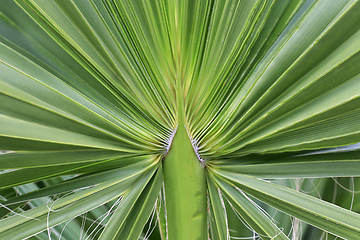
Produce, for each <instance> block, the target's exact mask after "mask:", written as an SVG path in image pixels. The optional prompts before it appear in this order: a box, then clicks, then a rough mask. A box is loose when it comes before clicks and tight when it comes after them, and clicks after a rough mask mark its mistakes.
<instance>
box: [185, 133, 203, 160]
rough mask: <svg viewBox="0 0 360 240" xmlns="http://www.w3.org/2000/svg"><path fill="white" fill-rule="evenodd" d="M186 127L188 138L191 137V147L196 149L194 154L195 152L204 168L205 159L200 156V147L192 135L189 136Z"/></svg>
mask: <svg viewBox="0 0 360 240" xmlns="http://www.w3.org/2000/svg"><path fill="white" fill-rule="evenodd" d="M184 127H185V129H186V132H187V134H188V136H189V139H190V142H191V145H192V147H193V149H194V152H195V154H196V157H197V159H198V160H199V161H200V162H201V163H202V165H203V166H205V159H203V158H202V157H201V156H200V154H199V145H198V143H197V141H196V139H193V138H192V137H191V136H190V134H189V132H188V130H187V128H186V126H184Z"/></svg>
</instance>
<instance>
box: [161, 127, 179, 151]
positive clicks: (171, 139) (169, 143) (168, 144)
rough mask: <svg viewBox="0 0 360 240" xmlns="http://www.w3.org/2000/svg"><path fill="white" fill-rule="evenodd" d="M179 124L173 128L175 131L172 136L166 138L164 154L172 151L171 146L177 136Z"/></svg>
mask: <svg viewBox="0 0 360 240" xmlns="http://www.w3.org/2000/svg"><path fill="white" fill-rule="evenodd" d="M177 128H178V125H176V128H175V129H174V130H173V132H172V133H171V135H170V137H169V138H168V139H167V140H166V147H165V153H164V156H166V155H167V154H168V152H169V151H170V148H171V144H172V142H173V140H174V137H175V133H176V131H177Z"/></svg>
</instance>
